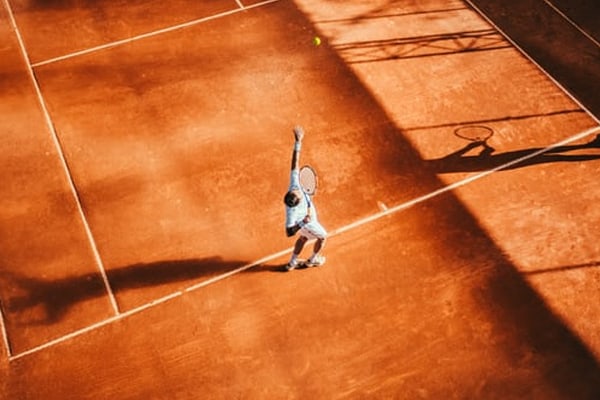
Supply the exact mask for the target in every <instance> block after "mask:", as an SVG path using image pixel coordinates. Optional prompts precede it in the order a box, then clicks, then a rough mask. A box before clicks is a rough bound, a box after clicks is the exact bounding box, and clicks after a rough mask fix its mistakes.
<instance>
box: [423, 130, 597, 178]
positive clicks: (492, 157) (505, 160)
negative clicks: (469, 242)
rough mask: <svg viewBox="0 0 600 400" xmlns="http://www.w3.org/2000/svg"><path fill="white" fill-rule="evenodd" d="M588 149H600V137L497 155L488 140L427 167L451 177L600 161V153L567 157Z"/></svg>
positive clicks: (472, 144)
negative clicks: (583, 141) (536, 165)
mask: <svg viewBox="0 0 600 400" xmlns="http://www.w3.org/2000/svg"><path fill="white" fill-rule="evenodd" d="M478 148H480V151H479V152H478V153H476V154H472V155H469V154H468V153H469V152H472V151H475V149H478ZM586 149H587V150H589V149H600V135H597V136H596V137H595V138H594V139H593V140H591V141H590V142H588V143H584V144H576V145H565V146H557V147H552V148H548V149H546V148H541V147H540V148H530V149H523V150H515V151H507V152H503V153H496V150H495V149H494V148H493V147H491V146H490V145H489V144H488V143H487V141H486V140H481V141H474V142H470V143H468V144H467V145H466V146H465V147H463V148H462V149H460V150H457V151H455V152H454V153H451V154H448V155H447V156H444V157H441V158H435V159H429V160H425V163H426V165H427V166H428V168H430V169H431V170H432V171H434V172H436V173H451V172H475V171H487V170H491V169H495V168H498V169H503V170H509V169H515V168H522V167H526V166H530V165H535V164H545V163H554V162H574V161H590V160H597V159H600V151H597V152H593V153H589V152H587V153H585V154H580V153H577V154H567V153H569V152H574V151H579V150H586ZM537 153H540V154H537Z"/></svg>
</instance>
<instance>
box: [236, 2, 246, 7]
mask: <svg viewBox="0 0 600 400" xmlns="http://www.w3.org/2000/svg"><path fill="white" fill-rule="evenodd" d="M235 2H236V3H237V5H238V7H240V8H245V7H244V5H243V4H242V2H241V1H240V0H235Z"/></svg>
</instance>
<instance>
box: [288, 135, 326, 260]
mask: <svg viewBox="0 0 600 400" xmlns="http://www.w3.org/2000/svg"><path fill="white" fill-rule="evenodd" d="M294 137H295V138H296V142H295V144H294V152H293V154H292V172H291V175H290V186H289V188H288V191H287V193H286V194H285V196H284V198H283V202H284V203H285V232H286V235H287V236H288V237H292V236H294V235H295V234H296V233H298V232H300V237H299V238H298V240H296V244H295V245H294V250H293V252H292V256H291V258H290V261H289V262H288V263H287V265H286V267H285V268H286V270H287V271H291V270H293V269H294V268H296V267H298V256H299V255H300V253H301V252H302V249H303V248H304V245H305V244H306V242H307V241H309V240H311V239H315V244H314V247H313V254H312V256H310V258H308V260H306V265H307V266H309V267H317V266H320V265H323V264H324V263H325V257H323V256H322V255H321V250H322V249H323V246H324V244H325V239H326V238H327V231H326V230H325V228H323V226H321V224H320V223H319V220H318V219H317V210H316V208H315V205H314V203H313V201H312V199H311V197H310V196H309V195H308V194H307V193H305V192H304V190H302V186H301V185H300V168H299V163H300V149H301V148H302V139H303V138H304V130H303V129H302V127H301V126H296V127H295V128H294Z"/></svg>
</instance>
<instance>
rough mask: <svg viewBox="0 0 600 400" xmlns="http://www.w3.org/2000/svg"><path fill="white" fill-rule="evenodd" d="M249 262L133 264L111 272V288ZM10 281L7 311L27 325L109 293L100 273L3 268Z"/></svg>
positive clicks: (147, 283)
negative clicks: (38, 274) (50, 274)
mask: <svg viewBox="0 0 600 400" xmlns="http://www.w3.org/2000/svg"><path fill="white" fill-rule="evenodd" d="M246 264H247V262H246V261H227V260H222V259H220V258H219V257H210V258H202V259H189V260H166V261H158V262H152V263H139V264H132V265H128V266H125V267H120V268H115V269H111V270H110V271H107V278H108V281H109V282H110V286H111V289H112V290H113V292H114V293H115V294H116V295H118V294H119V293H123V292H126V291H127V290H130V289H135V288H141V287H147V286H160V285H164V284H168V283H173V282H186V281H193V280H197V279H199V278H204V277H210V276H215V275H218V274H221V273H225V272H229V271H231V270H234V269H236V268H239V267H241V266H243V265H246ZM0 272H1V274H2V279H4V280H7V281H8V282H6V284H7V285H3V287H10V288H13V291H12V292H13V293H14V294H13V295H12V296H10V297H9V298H8V299H7V301H5V303H4V304H5V308H6V311H8V312H9V313H20V314H22V315H21V316H19V317H17V318H16V319H17V320H19V321H20V322H21V323H23V324H52V323H55V322H56V321H58V320H60V319H61V318H62V317H63V316H64V315H65V314H66V313H67V312H68V311H69V309H70V308H71V307H72V306H74V305H75V304H77V303H80V302H82V301H86V300H89V299H92V298H95V297H101V296H106V295H107V290H106V287H105V285H104V281H103V279H102V277H101V275H100V274H99V273H97V272H92V273H87V274H83V275H77V276H71V277H67V278H62V279H43V278H33V277H28V276H25V275H21V274H17V273H14V272H10V271H6V270H5V271H0Z"/></svg>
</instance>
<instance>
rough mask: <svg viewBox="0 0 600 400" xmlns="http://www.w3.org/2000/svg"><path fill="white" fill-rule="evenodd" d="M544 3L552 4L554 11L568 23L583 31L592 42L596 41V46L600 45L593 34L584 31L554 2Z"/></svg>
mask: <svg viewBox="0 0 600 400" xmlns="http://www.w3.org/2000/svg"><path fill="white" fill-rule="evenodd" d="M544 3H546V4H548V6H550V7H551V8H552V9H553V10H554V11H556V12H557V13H558V14H560V16H561V17H563V18H564V19H566V20H567V22H568V23H570V24H571V25H573V27H575V28H576V29H577V30H578V31H579V32H581V33H582V34H583V35H584V36H585V37H587V38H588V39H589V40H590V41H591V42H592V43H594V44H595V45H596V47H600V42H598V41H597V40H596V39H595V38H594V37H593V36H592V35H590V34H589V33H587V32H586V31H584V30H583V29H582V28H581V27H579V25H577V24H576V23H575V21H573V20H572V19H571V18H569V17H568V16H567V15H566V14H565V13H563V12H562V11H560V10H559V9H558V7H556V6H555V5H554V4H552V3H551V2H550V1H549V0H544Z"/></svg>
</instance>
